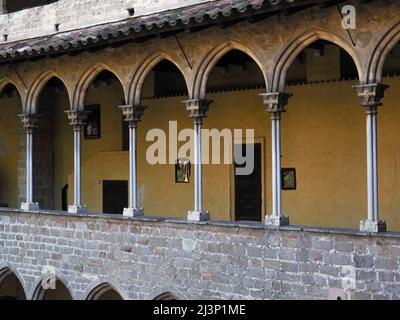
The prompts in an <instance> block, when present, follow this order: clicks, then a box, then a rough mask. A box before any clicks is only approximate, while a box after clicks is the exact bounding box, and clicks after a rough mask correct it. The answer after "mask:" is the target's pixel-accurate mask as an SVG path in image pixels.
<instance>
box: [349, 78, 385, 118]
mask: <svg viewBox="0 0 400 320" xmlns="http://www.w3.org/2000/svg"><path fill="white" fill-rule="evenodd" d="M353 88H354V89H355V90H356V91H357V95H358V98H359V99H360V104H361V105H362V106H363V107H365V108H367V112H369V111H371V110H375V111H376V108H377V107H379V106H381V105H382V103H381V99H383V97H384V95H385V90H386V89H387V88H389V86H388V85H386V84H383V83H371V84H360V85H356V86H353Z"/></svg>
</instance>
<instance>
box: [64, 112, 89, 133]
mask: <svg viewBox="0 0 400 320" xmlns="http://www.w3.org/2000/svg"><path fill="white" fill-rule="evenodd" d="M65 113H66V114H67V115H68V120H69V124H70V125H71V126H73V127H74V130H81V129H82V127H83V126H84V125H85V122H86V120H87V117H88V114H89V112H88V111H84V110H66V111H65Z"/></svg>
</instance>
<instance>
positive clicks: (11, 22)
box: [0, 0, 207, 43]
mask: <svg viewBox="0 0 400 320" xmlns="http://www.w3.org/2000/svg"><path fill="white" fill-rule="evenodd" d="M6 1H15V0H6ZM206 1H207V0H162V1H157V0H115V1H110V0H78V1H76V0H74V1H71V0H59V1H57V2H55V3H52V4H49V5H45V6H39V7H34V8H28V9H25V10H22V11H18V12H13V13H9V14H2V15H0V35H7V36H8V37H7V42H13V41H16V40H21V39H27V38H33V37H37V36H43V35H50V34H55V33H57V32H63V31H70V30H73V29H78V28H84V27H88V26H92V25H96V24H101V23H107V22H113V21H119V20H123V19H127V18H129V17H130V15H129V12H128V9H132V8H134V9H135V14H134V16H142V15H148V14H152V13H155V12H161V11H166V10H170V9H175V8H179V7H185V6H189V5H193V4H197V3H202V2H206ZM56 24H57V25H58V28H59V29H58V31H56V27H55V25H56ZM2 41H4V40H2ZM0 43H1V41H0ZM5 43H6V42H5Z"/></svg>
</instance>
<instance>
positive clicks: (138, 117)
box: [118, 104, 147, 128]
mask: <svg viewBox="0 0 400 320" xmlns="http://www.w3.org/2000/svg"><path fill="white" fill-rule="evenodd" d="M118 108H120V109H121V110H122V114H123V116H124V121H126V122H128V123H129V126H130V127H134V128H136V127H137V126H138V124H139V122H140V121H142V117H143V114H144V111H145V110H146V109H147V107H146V106H142V105H136V106H134V105H130V104H128V105H124V106H120V107H118Z"/></svg>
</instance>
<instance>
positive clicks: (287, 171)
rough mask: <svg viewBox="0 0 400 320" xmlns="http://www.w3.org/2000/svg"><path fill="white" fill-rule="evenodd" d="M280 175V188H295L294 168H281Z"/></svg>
mask: <svg viewBox="0 0 400 320" xmlns="http://www.w3.org/2000/svg"><path fill="white" fill-rule="evenodd" d="M281 175H282V176H281V181H282V190H296V187H297V185H296V169H295V168H282V171H281Z"/></svg>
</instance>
